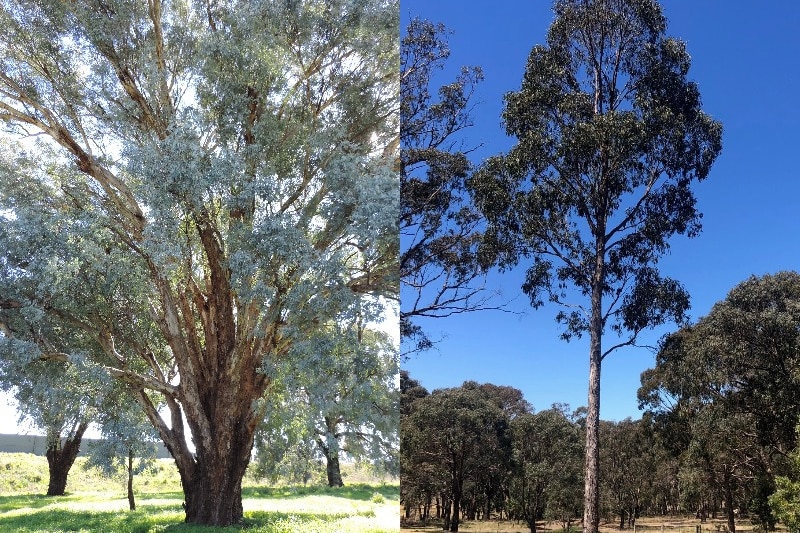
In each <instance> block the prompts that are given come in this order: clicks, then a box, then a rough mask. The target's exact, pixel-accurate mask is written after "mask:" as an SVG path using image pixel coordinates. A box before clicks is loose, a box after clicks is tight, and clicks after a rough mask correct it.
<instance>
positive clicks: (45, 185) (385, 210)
mask: <svg viewBox="0 0 800 533" xmlns="http://www.w3.org/2000/svg"><path fill="white" fill-rule="evenodd" d="M0 25H1V26H2V27H3V31H2V32H0V123H2V124H4V125H5V129H6V132H7V134H6V135H5V136H4V139H5V140H4V141H3V144H4V145H5V147H4V148H3V154H2V157H0V218H2V220H0V250H2V257H0V308H2V309H0V313H2V316H0V322H3V323H4V324H5V325H6V326H5V327H4V331H3V333H2V339H3V342H5V343H6V344H8V343H12V342H13V343H29V345H30V344H32V345H35V346H36V351H35V353H34V354H33V355H32V356H31V355H30V354H31V350H27V351H25V352H26V353H27V354H28V356H29V357H33V358H39V359H56V360H60V361H64V360H67V361H78V360H81V359H84V360H85V359H86V358H90V359H92V360H91V361H90V362H91V364H95V365H99V367H100V368H103V369H105V371H106V372H107V373H109V374H110V375H112V376H114V377H116V378H118V379H121V380H123V381H124V382H125V383H126V385H127V388H128V390H130V391H131V394H132V396H133V398H134V399H135V400H136V401H138V402H139V403H140V404H141V405H142V407H143V408H144V410H145V412H146V413H147V416H148V418H149V419H150V421H151V423H152V424H153V425H154V426H155V427H156V428H157V429H158V431H159V434H160V436H161V438H162V439H163V441H164V443H165V444H166V446H167V448H168V449H169V451H170V452H171V453H172V455H173V457H174V458H175V462H176V464H177V467H178V470H179V472H180V477H181V482H182V485H183V489H184V493H185V499H186V501H185V510H186V520H187V521H188V522H192V523H198V524H213V525H228V524H233V523H236V522H239V521H240V520H241V519H242V516H243V510H242V500H241V480H242V477H243V475H244V472H245V468H246V467H247V464H248V462H249V460H250V454H251V448H252V444H253V434H254V431H255V429H256V427H257V426H258V424H259V422H260V421H261V420H262V419H263V417H264V415H265V412H264V411H265V409H266V406H268V405H269V402H267V401H264V400H263V399H264V396H265V395H269V394H270V391H271V387H272V385H273V381H274V379H275V378H276V376H278V375H279V374H280V368H281V365H283V364H285V363H286V361H287V360H289V359H290V358H292V357H294V356H296V355H297V350H298V348H296V347H297V341H298V340H299V339H305V338H308V337H309V336H311V335H315V334H318V331H319V329H320V328H326V327H329V325H330V324H331V323H334V324H335V323H337V322H338V321H341V320H348V319H349V317H351V316H354V315H355V314H361V315H362V316H365V314H369V313H371V312H375V313H381V311H380V309H379V308H380V307H381V306H376V305H375V302H376V301H380V300H379V299H378V297H380V296H388V297H390V298H392V297H395V296H396V294H397V290H398V277H397V254H398V242H397V241H398V239H397V234H398V228H397V220H398V196H399V195H398V185H399V181H398V178H397V174H396V168H397V161H396V160H397V157H398V154H397V147H398V144H399V138H398V136H399V126H398V104H397V102H398V90H399V82H398V70H399V66H398V65H399V59H398V43H397V39H398V37H397V27H398V6H397V4H396V2H393V1H391V0H386V1H384V0H326V1H322V0H304V1H299V2H298V1H277V0H275V1H263V2H261V1H255V2H253V1H247V2H239V1H235V0H234V1H224V0H223V1H218V2H188V1H181V0H174V1H167V2H162V1H161V0H149V1H147V2H124V1H117V0H104V1H99V0H98V1H93V0H87V1H81V2H50V1H44V0H42V1H37V0H31V1H29V0H8V1H5V0H4V1H3V2H2V3H0ZM9 138H16V140H17V141H18V143H17V144H13V143H12V142H11V141H9ZM365 303H368V304H369V305H364V304H365ZM370 310H373V311H370ZM372 318H376V317H374V316H373V317H372ZM366 319H367V320H369V319H370V316H366ZM12 324H24V326H19V327H14V328H12V327H11V325H12ZM42 324H45V325H47V326H48V328H47V329H48V331H59V330H63V331H70V332H71V333H70V335H82V336H83V339H84V340H85V341H86V342H91V343H93V345H94V346H95V347H96V348H97V349H96V350H94V351H85V350H80V349H69V348H68V347H66V348H62V349H53V347H54V346H59V344H58V343H54V342H49V341H48V339H46V338H43V337H42V336H41V335H38V333H37V332H38V331H40V330H41V329H42V328H41V327H40V325H42ZM51 340H52V339H51ZM6 352H9V351H8V350H7V351H6ZM10 352H13V350H11V351H10ZM94 353H97V354H99V356H97V357H95V356H94V355H92V354H94ZM83 363H86V364H89V362H87V361H83ZM319 366H320V367H324V366H325V360H324V357H323V358H321V359H320V361H319ZM308 371H322V369H321V368H315V369H311V368H309V369H308ZM159 406H163V407H162V408H161V409H159ZM162 413H163V416H162ZM187 429H188V432H187ZM187 433H188V434H187ZM190 442H191V443H193V445H194V448H195V449H194V450H192V449H191V447H190Z"/></svg>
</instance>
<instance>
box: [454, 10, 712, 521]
mask: <svg viewBox="0 0 800 533" xmlns="http://www.w3.org/2000/svg"><path fill="white" fill-rule="evenodd" d="M554 12H555V20H554V22H553V24H552V25H551V27H550V29H549V31H548V34H547V44H546V45H543V46H542V45H537V46H535V47H534V48H533V49H532V51H531V53H530V56H529V59H528V63H527V66H526V69H525V74H524V77H523V81H522V87H521V88H520V90H519V91H517V92H511V93H509V94H507V95H506V97H505V110H504V113H503V121H504V124H505V128H506V131H507V133H508V134H509V135H512V136H515V137H516V138H517V140H518V142H517V145H516V146H515V147H513V148H512V149H511V150H510V151H509V152H508V153H507V154H504V155H500V156H497V157H493V158H491V159H489V160H488V161H487V162H486V163H485V164H484V166H483V167H482V169H481V170H480V171H479V172H478V173H477V174H476V175H475V176H474V177H473V178H471V180H470V184H469V186H470V188H471V190H472V192H473V195H474V198H475V200H476V204H477V205H478V206H479V208H480V210H481V211H482V212H483V214H484V216H485V217H486V219H487V223H488V228H487V234H486V235H487V236H486V242H485V243H484V245H483V248H482V250H481V251H480V253H481V254H482V259H483V261H484V263H485V264H491V263H492V262H494V261H498V262H499V264H500V265H501V266H502V267H511V266H513V265H515V264H517V263H518V262H519V261H520V260H521V259H523V258H530V259H531V261H530V263H529V266H528V269H527V274H526V279H525V282H524V284H523V290H524V291H525V292H526V293H527V294H528V295H529V296H530V299H531V304H532V305H533V306H534V307H538V306H540V305H542V304H543V303H544V301H545V299H549V301H551V302H553V303H556V304H560V305H563V306H564V307H563V310H562V311H561V312H559V314H558V316H557V319H558V321H559V322H561V323H562V324H563V325H564V326H565V330H564V333H563V335H562V336H563V338H565V339H566V340H569V339H570V338H572V337H575V336H580V335H582V334H586V333H588V335H589V395H588V413H587V419H586V464H585V467H586V475H585V494H584V531H587V532H592V533H594V532H596V531H597V528H598V524H599V515H598V501H599V493H598V460H599V454H598V425H599V417H600V370H601V363H602V361H603V359H604V358H605V357H606V356H607V355H608V354H610V353H611V352H613V351H614V350H616V349H618V348H620V347H622V346H632V345H635V344H636V341H637V337H638V335H639V333H640V332H642V331H643V330H645V329H647V328H651V327H654V326H657V325H659V324H662V323H665V322H667V321H673V320H674V321H678V322H681V321H683V320H685V312H686V310H687V309H688V305H689V296H688V294H687V293H686V291H685V290H684V289H683V287H682V286H681V285H680V284H679V283H678V282H677V281H675V280H672V279H669V278H665V277H662V276H661V275H660V273H659V272H658V270H657V269H656V265H657V263H658V259H659V257H660V256H662V255H663V254H664V253H666V252H667V251H668V249H669V243H668V240H669V238H670V237H671V236H673V235H675V234H686V235H688V236H695V235H697V234H698V232H699V231H700V218H701V214H700V213H699V212H698V211H697V209H696V206H695V197H694V194H693V192H692V189H691V188H690V187H691V185H692V183H693V182H694V181H698V180H702V179H704V178H705V177H706V176H707V175H708V173H709V171H710V168H711V165H712V164H713V162H714V160H715V159H716V157H717V155H718V154H719V152H720V150H721V146H722V145H721V137H722V127H721V125H720V124H719V123H718V122H716V121H714V120H713V119H712V118H710V117H709V116H708V115H707V114H705V113H704V112H703V111H702V109H701V104H700V93H699V91H698V88H697V86H696V84H695V83H694V82H692V81H690V80H689V79H688V77H687V76H688V71H689V65H690V59H689V55H688V53H687V51H686V48H685V45H684V43H682V42H681V41H679V40H676V39H673V38H669V37H667V36H666V35H665V31H666V20H665V18H664V16H663V14H662V12H661V8H660V6H659V5H658V4H657V3H656V2H654V1H653V0H588V1H587V0H563V1H557V2H555V4H554ZM609 332H610V333H612V334H613V335H614V336H613V337H612V338H613V343H611V344H612V345H611V346H610V347H608V348H605V347H604V346H603V344H602V339H603V336H604V334H606V333H609Z"/></svg>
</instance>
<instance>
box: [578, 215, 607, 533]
mask: <svg viewBox="0 0 800 533" xmlns="http://www.w3.org/2000/svg"><path fill="white" fill-rule="evenodd" d="M599 226H600V227H599V231H600V233H599V235H603V234H604V232H605V224H600V225H599ZM595 259H596V263H595V272H594V276H593V279H592V316H591V323H590V332H589V334H590V340H589V398H588V404H587V406H588V407H587V413H586V461H585V472H584V475H585V484H584V495H583V531H584V533H598V530H599V527H600V480H599V476H600V445H599V443H600V365H601V362H602V335H603V282H604V279H605V244H604V242H603V241H602V239H598V242H597V246H596V256H595Z"/></svg>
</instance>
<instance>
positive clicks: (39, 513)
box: [0, 495, 367, 533]
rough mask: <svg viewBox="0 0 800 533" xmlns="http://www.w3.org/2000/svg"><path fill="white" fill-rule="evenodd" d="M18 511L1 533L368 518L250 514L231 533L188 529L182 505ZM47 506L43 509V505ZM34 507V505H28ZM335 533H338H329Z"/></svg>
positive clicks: (291, 531)
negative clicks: (116, 508) (116, 509)
mask: <svg viewBox="0 0 800 533" xmlns="http://www.w3.org/2000/svg"><path fill="white" fill-rule="evenodd" d="M5 499H14V507H15V509H14V510H12V511H8V512H6V513H3V514H0V531H15V532H18V533H35V532H42V531H59V532H69V531H72V532H95V531H102V532H104V533H123V532H124V533H148V532H151V531H162V532H167V533H234V532H241V531H245V532H253V533H260V532H264V533H272V532H275V533H297V532H302V531H328V529H326V528H325V526H326V525H329V524H331V523H333V522H336V521H337V520H341V519H346V518H349V517H351V516H358V515H365V516H366V514H367V513H364V512H362V513H355V514H352V513H334V514H331V513H308V512H292V513H282V512H273V511H249V512H245V519H244V522H243V524H241V525H239V526H231V527H225V528H222V527H208V526H197V525H192V524H187V523H185V522H184V521H183V520H184V513H183V509H182V508H181V506H180V504H153V505H149V504H147V505H141V506H139V508H138V509H137V510H136V511H89V510H74V509H64V508H60V507H58V506H57V505H55V506H51V505H48V504H52V503H53V501H52V498H45V497H44V496H42V497H35V496H27V495H26V496H9V497H5ZM42 500H43V503H42ZM26 503H32V504H34V505H38V506H39V507H38V508H37V507H34V505H25V504H26ZM330 531H333V530H330Z"/></svg>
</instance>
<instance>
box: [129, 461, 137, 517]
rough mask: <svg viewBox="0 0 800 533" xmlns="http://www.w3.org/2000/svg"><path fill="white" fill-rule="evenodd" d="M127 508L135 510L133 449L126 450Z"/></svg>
mask: <svg viewBox="0 0 800 533" xmlns="http://www.w3.org/2000/svg"><path fill="white" fill-rule="evenodd" d="M128 508H129V509H130V510H131V511H135V510H136V500H135V498H134V497H133V449H128Z"/></svg>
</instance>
